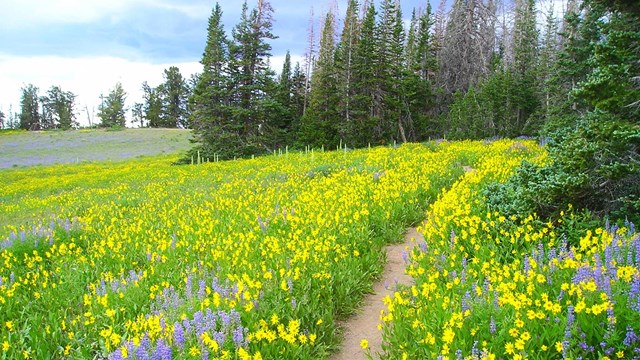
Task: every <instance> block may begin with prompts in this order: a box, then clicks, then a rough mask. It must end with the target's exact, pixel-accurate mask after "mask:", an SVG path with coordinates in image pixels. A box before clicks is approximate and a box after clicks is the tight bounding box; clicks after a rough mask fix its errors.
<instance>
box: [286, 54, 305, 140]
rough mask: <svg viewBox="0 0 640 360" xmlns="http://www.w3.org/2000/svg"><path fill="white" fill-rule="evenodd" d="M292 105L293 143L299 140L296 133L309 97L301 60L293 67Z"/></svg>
mask: <svg viewBox="0 0 640 360" xmlns="http://www.w3.org/2000/svg"><path fill="white" fill-rule="evenodd" d="M291 89H292V95H291V105H290V109H291V110H290V111H291V116H292V119H293V123H292V125H291V129H292V130H291V131H292V134H291V136H292V137H293V138H292V144H295V143H296V142H297V139H296V138H295V137H296V134H297V133H298V132H299V131H300V119H302V116H303V115H304V110H305V99H306V97H307V92H308V91H307V78H306V76H305V73H304V70H303V69H302V67H301V66H300V63H299V62H296V66H295V67H294V68H293V74H292V75H291Z"/></svg>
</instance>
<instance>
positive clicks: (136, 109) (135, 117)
mask: <svg viewBox="0 0 640 360" xmlns="http://www.w3.org/2000/svg"><path fill="white" fill-rule="evenodd" d="M144 113H145V112H144V104H143V103H135V104H133V107H132V108H131V118H132V119H131V120H132V121H133V123H134V124H135V123H138V122H139V123H140V127H141V128H143V127H144V119H145V115H144Z"/></svg>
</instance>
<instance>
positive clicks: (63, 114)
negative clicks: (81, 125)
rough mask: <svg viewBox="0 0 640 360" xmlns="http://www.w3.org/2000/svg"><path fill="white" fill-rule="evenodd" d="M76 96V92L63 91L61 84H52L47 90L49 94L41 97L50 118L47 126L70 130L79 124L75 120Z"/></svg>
mask: <svg viewBox="0 0 640 360" xmlns="http://www.w3.org/2000/svg"><path fill="white" fill-rule="evenodd" d="M75 98H76V95H75V94H74V93H72V92H69V91H63V90H62V89H61V88H60V87H59V86H52V87H51V88H50V89H49V90H48V91H47V95H46V96H43V97H42V98H41V102H42V107H43V109H45V111H44V113H45V114H46V117H47V118H48V120H47V124H48V125H47V126H46V128H49V129H53V128H60V129H63V130H68V129H71V128H74V127H76V126H78V123H77V122H76V121H75V118H76V113H75V109H74V106H75V104H74V103H75Z"/></svg>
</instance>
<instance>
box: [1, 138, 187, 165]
mask: <svg viewBox="0 0 640 360" xmlns="http://www.w3.org/2000/svg"><path fill="white" fill-rule="evenodd" d="M190 137H191V131H190V130H181V129H123V130H118V131H108V130H103V129H95V130H73V131H36V132H27V131H0V168H8V167H14V166H31V165H49V164H57V163H73V162H85V161H105V160H123V159H129V158H135V157H138V156H154V155H160V154H173V153H176V152H183V151H186V150H187V149H188V148H189V147H190V143H189V138H190Z"/></svg>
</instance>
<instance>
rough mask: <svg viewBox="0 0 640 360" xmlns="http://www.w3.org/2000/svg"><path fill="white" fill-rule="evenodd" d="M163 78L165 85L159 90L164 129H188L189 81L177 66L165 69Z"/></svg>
mask: <svg viewBox="0 0 640 360" xmlns="http://www.w3.org/2000/svg"><path fill="white" fill-rule="evenodd" d="M163 77H164V83H162V84H161V85H160V86H159V89H158V91H159V93H160V96H161V100H162V127H167V128H175V127H181V128H187V127H188V126H189V120H188V116H187V115H188V114H187V99H188V93H189V88H188V86H187V81H186V80H185V78H183V77H182V74H181V73H180V69H178V68H177V67H176V66H171V67H169V69H165V70H164V74H163Z"/></svg>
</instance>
